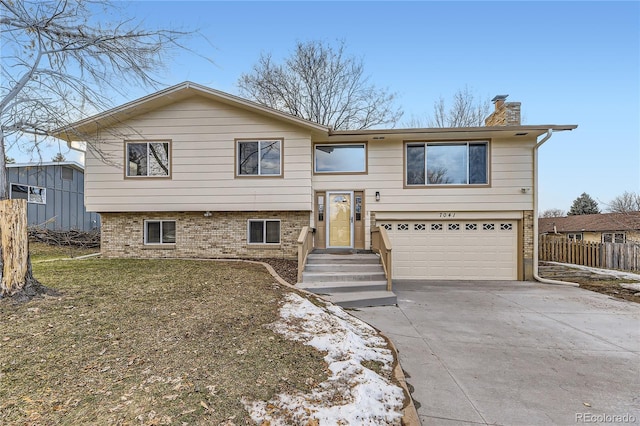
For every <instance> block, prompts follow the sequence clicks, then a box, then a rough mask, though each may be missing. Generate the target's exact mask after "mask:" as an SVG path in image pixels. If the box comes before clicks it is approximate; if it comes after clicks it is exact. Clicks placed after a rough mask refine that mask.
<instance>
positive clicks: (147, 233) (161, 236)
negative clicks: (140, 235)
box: [144, 220, 176, 244]
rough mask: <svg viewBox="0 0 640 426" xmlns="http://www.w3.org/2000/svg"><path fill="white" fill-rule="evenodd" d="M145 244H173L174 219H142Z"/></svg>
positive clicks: (174, 234) (174, 238)
mask: <svg viewBox="0 0 640 426" xmlns="http://www.w3.org/2000/svg"><path fill="white" fill-rule="evenodd" d="M144 243H145V244H175V243H176V221H175V220H145V221H144Z"/></svg>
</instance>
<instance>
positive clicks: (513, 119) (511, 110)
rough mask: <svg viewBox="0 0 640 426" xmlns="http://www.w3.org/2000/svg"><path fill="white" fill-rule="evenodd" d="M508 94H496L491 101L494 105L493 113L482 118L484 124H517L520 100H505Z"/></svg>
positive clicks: (518, 123) (518, 122)
mask: <svg viewBox="0 0 640 426" xmlns="http://www.w3.org/2000/svg"><path fill="white" fill-rule="evenodd" d="M507 96H509V95H497V96H495V97H494V98H493V99H491V102H493V104H494V105H495V110H494V111H493V113H492V114H491V115H490V116H488V117H487V118H485V119H484V125H485V126H519V125H520V102H505V100H506V99H507Z"/></svg>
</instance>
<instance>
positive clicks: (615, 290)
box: [540, 262, 640, 303]
mask: <svg viewBox="0 0 640 426" xmlns="http://www.w3.org/2000/svg"><path fill="white" fill-rule="evenodd" d="M540 276H541V277H543V278H549V279H554V280H561V281H568V282H572V283H577V284H580V288H584V289H587V290H591V291H595V292H598V293H602V294H606V295H608V296H611V297H616V298H619V299H624V300H628V301H630V302H635V303H640V291H639V290H634V289H629V288H624V287H622V285H621V284H625V283H632V282H637V281H633V280H628V279H618V278H613V277H611V276H608V275H602V274H598V273H595V272H591V271H584V270H580V269H576V268H570V267H567V266H563V265H556V264H551V263H547V262H540Z"/></svg>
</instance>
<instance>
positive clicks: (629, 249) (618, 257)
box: [538, 235, 640, 271]
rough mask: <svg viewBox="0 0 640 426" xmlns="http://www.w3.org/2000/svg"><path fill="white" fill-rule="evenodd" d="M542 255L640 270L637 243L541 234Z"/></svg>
mask: <svg viewBox="0 0 640 426" xmlns="http://www.w3.org/2000/svg"><path fill="white" fill-rule="evenodd" d="M538 249H539V259H540V260H543V261H548V262H561V263H572V264H574V265H582V266H590V267H593V268H604V269H619V270H622V271H638V270H640V245H639V244H634V243H625V244H621V243H592V242H587V241H569V240H565V239H558V238H553V237H552V238H549V237H548V236H546V235H541V236H540V244H539V247H538Z"/></svg>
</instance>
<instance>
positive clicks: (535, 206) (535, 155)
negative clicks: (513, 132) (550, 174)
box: [533, 129, 580, 287]
mask: <svg viewBox="0 0 640 426" xmlns="http://www.w3.org/2000/svg"><path fill="white" fill-rule="evenodd" d="M552 134H553V129H549V130H547V134H546V135H545V136H544V138H542V140H541V141H539V142H538V143H536V145H535V146H534V147H533V278H534V279H535V280H536V281H540V282H541V283H545V284H555V285H569V286H572V287H579V286H580V284H577V283H571V282H567V281H559V280H550V279H547V278H542V277H541V276H540V275H538V254H539V253H538V246H539V244H538V148H540V147H541V146H542V144H544V143H545V142H546V141H548V140H549V139H551V135H552Z"/></svg>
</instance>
